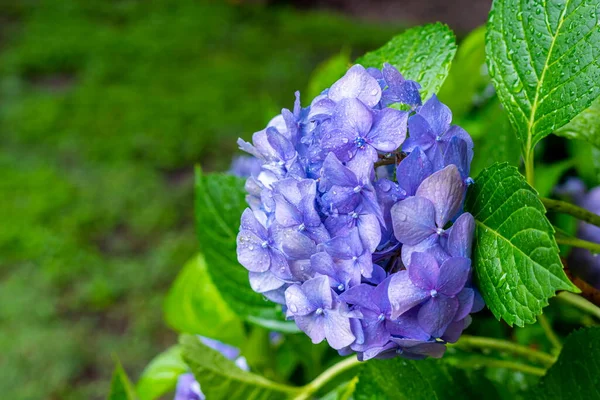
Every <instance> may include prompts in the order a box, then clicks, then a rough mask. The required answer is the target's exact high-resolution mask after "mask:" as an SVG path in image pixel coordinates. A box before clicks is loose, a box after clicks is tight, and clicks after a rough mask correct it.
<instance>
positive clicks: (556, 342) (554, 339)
mask: <svg viewBox="0 0 600 400" xmlns="http://www.w3.org/2000/svg"><path fill="white" fill-rule="evenodd" d="M538 322H539V323H540V325H541V326H542V329H543V330H544V333H545V334H546V337H547V338H548V340H549V341H550V343H552V346H553V347H554V350H555V351H556V353H560V350H561V349H562V343H561V342H560V339H559V338H558V336H556V333H554V330H553V329H552V325H550V322H548V318H546V316H545V315H544V314H540V315H539V316H538Z"/></svg>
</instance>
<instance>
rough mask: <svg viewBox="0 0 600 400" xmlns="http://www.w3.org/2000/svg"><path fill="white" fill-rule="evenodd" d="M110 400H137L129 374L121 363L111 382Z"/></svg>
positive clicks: (118, 364) (116, 368)
mask: <svg viewBox="0 0 600 400" xmlns="http://www.w3.org/2000/svg"><path fill="white" fill-rule="evenodd" d="M107 399H108V400H136V399H137V397H136V395H135V391H134V390H133V386H132V385H131V382H130V381H129V378H128V377H127V373H125V370H124V369H123V367H122V366H121V363H119V362H117V366H116V367H115V371H114V372H113V377H112V380H111V382H110V393H109V394H108V398H107Z"/></svg>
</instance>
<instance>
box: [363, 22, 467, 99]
mask: <svg viewBox="0 0 600 400" xmlns="http://www.w3.org/2000/svg"><path fill="white" fill-rule="evenodd" d="M455 53H456V38H455V37H454V33H453V32H452V31H451V30H450V28H448V26H446V25H444V24H441V23H435V24H429V25H423V26H418V27H416V28H412V29H409V30H407V31H405V32H404V33H401V34H400V35H398V36H395V37H394V38H393V39H392V40H390V41H389V42H387V43H386V44H385V45H384V46H383V47H381V48H379V49H377V50H375V51H372V52H370V53H367V54H365V55H364V56H362V57H360V58H359V59H358V60H356V63H357V64H362V65H363V66H364V67H365V68H366V67H375V68H381V67H383V63H386V62H387V63H390V64H391V65H393V66H394V67H396V68H397V69H398V71H400V72H401V73H402V75H404V77H405V78H406V79H412V80H414V81H417V82H419V84H420V85H421V97H422V98H423V101H425V100H427V99H428V98H429V97H430V96H431V95H432V94H433V93H437V91H438V90H439V89H440V87H441V86H442V83H444V80H445V79H446V76H447V75H448V72H449V70H450V64H451V63H452V59H453V58H454V54H455Z"/></svg>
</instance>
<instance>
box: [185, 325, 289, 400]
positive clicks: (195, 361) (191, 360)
mask: <svg viewBox="0 0 600 400" xmlns="http://www.w3.org/2000/svg"><path fill="white" fill-rule="evenodd" d="M180 342H181V346H182V347H183V358H184V360H185V362H186V363H187V364H188V365H189V367H190V368H191V369H192V372H193V373H194V376H195V377H196V379H197V380H198V382H199V383H200V385H201V387H202V391H203V392H204V394H205V395H206V398H207V399H211V400H221V399H224V400H238V399H239V400H246V399H255V400H260V399H265V400H271V399H287V398H292V397H294V395H297V394H299V393H300V390H299V389H298V388H294V387H291V386H286V385H282V384H279V383H276V382H272V381H270V380H268V379H265V378H263V377H262V376H260V375H256V374H253V373H251V372H247V371H244V370H242V369H240V368H239V367H238V366H237V365H235V363H234V362H233V361H231V360H228V359H227V358H226V357H225V356H223V355H222V354H221V353H219V352H218V351H216V350H213V349H211V348H210V347H208V346H205V345H204V344H202V343H201V342H200V340H198V338H197V337H195V336H191V335H184V336H182V337H181V340H180Z"/></svg>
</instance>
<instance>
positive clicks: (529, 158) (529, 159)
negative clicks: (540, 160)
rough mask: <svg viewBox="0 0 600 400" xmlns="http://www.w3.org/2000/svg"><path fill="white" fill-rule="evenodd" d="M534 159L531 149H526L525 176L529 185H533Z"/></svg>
mask: <svg viewBox="0 0 600 400" xmlns="http://www.w3.org/2000/svg"><path fill="white" fill-rule="evenodd" d="M534 159H535V157H534V153H533V149H528V150H527V151H526V153H525V176H526V178H527V183H529V186H531V187H535V173H534V170H533V165H534V164H533V161H534Z"/></svg>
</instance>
